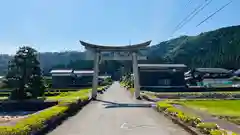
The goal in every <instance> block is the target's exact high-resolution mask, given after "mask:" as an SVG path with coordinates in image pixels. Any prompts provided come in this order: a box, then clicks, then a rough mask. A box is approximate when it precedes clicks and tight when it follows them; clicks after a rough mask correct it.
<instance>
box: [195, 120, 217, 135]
mask: <svg viewBox="0 0 240 135" xmlns="http://www.w3.org/2000/svg"><path fill="white" fill-rule="evenodd" d="M197 128H198V129H200V131H201V132H203V133H207V134H209V133H210V132H211V131H212V130H217V129H219V127H218V125H217V124H216V123H210V122H209V123H199V124H198V125H197Z"/></svg>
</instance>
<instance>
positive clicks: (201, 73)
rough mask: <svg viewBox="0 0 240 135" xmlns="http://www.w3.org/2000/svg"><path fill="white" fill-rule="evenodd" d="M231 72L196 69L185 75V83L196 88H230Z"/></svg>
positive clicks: (218, 69)
mask: <svg viewBox="0 0 240 135" xmlns="http://www.w3.org/2000/svg"><path fill="white" fill-rule="evenodd" d="M231 76H232V75H231V71H229V70H227V69H224V68H196V69H192V70H190V71H189V72H187V73H185V79H186V80H187V82H188V83H189V82H194V83H195V85H198V86H211V87H217V86H228V85H229V86H230V85H231V81H230V80H229V78H230V77H231Z"/></svg>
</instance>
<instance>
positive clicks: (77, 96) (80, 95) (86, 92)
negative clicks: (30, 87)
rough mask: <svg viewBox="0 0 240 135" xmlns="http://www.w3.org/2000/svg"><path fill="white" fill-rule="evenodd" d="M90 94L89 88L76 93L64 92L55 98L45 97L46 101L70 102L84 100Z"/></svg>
mask: <svg viewBox="0 0 240 135" xmlns="http://www.w3.org/2000/svg"><path fill="white" fill-rule="evenodd" d="M90 92H91V88H88V89H82V90H80V91H76V92H65V93H62V94H59V95H57V96H49V97H48V96H47V97H46V100H58V101H62V100H64V101H66V100H67V101H68V100H69V101H71V100H76V99H86V98H88V96H89V93H90Z"/></svg>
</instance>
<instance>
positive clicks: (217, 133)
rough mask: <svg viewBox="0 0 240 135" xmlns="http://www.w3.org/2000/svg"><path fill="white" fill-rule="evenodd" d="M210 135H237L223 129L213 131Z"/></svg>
mask: <svg viewBox="0 0 240 135" xmlns="http://www.w3.org/2000/svg"><path fill="white" fill-rule="evenodd" d="M210 135H237V134H236V133H233V132H230V131H227V130H224V129H219V130H218V129H215V130H211V131H210Z"/></svg>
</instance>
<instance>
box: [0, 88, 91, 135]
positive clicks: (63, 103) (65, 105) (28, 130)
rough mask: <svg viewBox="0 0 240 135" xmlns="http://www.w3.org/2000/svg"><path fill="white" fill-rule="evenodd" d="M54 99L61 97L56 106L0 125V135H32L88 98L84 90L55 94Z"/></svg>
mask: <svg viewBox="0 0 240 135" xmlns="http://www.w3.org/2000/svg"><path fill="white" fill-rule="evenodd" d="M56 99H61V100H59V103H58V105H56V106H53V107H50V108H47V109H45V110H42V111H39V112H37V113H34V114H31V115H29V116H28V117H27V118H24V119H22V120H20V121H18V122H17V123H16V124H15V125H13V126H0V135H30V134H31V135H32V134H33V135H34V134H36V133H38V132H40V131H42V130H43V129H44V128H45V127H47V126H50V125H51V124H53V123H54V122H56V121H57V120H58V119H60V118H62V117H64V116H66V115H68V114H70V113H71V112H72V111H75V110H76V109H79V108H80V107H81V105H82V103H84V102H86V101H88V100H89V99H88V94H87V92H86V91H79V92H75V93H71V94H70V93H69V95H64V96H63V95H62V97H61V96H57V97H56Z"/></svg>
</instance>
